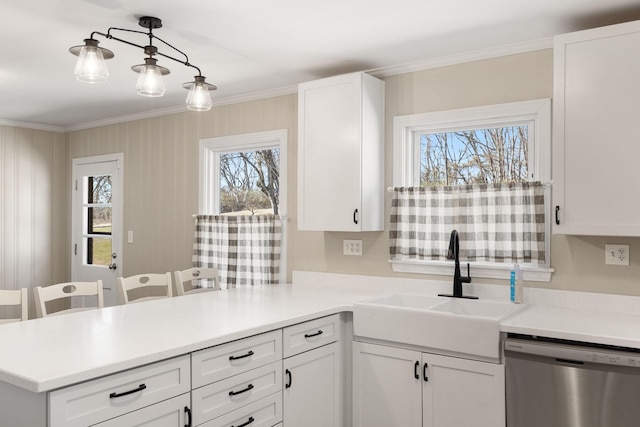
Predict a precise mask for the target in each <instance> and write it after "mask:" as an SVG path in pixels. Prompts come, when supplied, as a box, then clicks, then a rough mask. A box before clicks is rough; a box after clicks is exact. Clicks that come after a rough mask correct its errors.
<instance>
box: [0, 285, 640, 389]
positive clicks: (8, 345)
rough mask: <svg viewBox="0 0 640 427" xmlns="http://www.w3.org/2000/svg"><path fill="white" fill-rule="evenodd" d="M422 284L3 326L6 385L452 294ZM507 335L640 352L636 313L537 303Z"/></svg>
mask: <svg viewBox="0 0 640 427" xmlns="http://www.w3.org/2000/svg"><path fill="white" fill-rule="evenodd" d="M295 277H296V276H295V275H294V281H295ZM327 279H329V280H327ZM425 283H427V282H425V281H416V280H409V281H401V280H400V281H399V280H397V279H389V278H370V277H369V278H367V277H365V276H347V275H320V276H317V277H315V276H314V277H313V278H311V279H309V277H308V276H304V275H302V277H301V280H300V283H298V281H296V284H295V285H278V286H256V287H242V288H238V289H232V290H229V291H220V292H210V293H205V294H196V295H191V296H184V297H174V298H170V299H161V300H155V301H148V302H144V303H139V304H129V305H122V306H116V307H108V308H105V309H102V310H90V311H85V312H79V313H72V314H65V315H61V316H54V317H48V318H45V319H34V320H29V321H26V322H19V323H12V324H5V325H2V326H0V342H2V343H3V344H2V351H0V381H4V382H7V383H10V384H14V385H16V386H19V387H22V388H24V389H27V390H30V391H33V392H42V391H48V390H53V389H56V388H60V387H64V386H67V385H70V384H74V383H78V382H81V381H85V380H88V379H92V378H97V377H99V376H103V375H108V374H111V373H114V372H118V371H122V370H125V369H130V368H133V367H136V366H140V365H144V364H148V363H152V362H156V361H158V360H163V359H167V358H170V357H174V356H178V355H181V354H186V353H189V352H191V351H195V350H198V349H202V348H206V347H210V346H214V345H218V344H221V343H224V342H228V341H233V340H236V339H240V338H243V337H246V336H251V335H255V334H259V333H262V332H266V331H270V330H274V329H278V328H282V327H285V326H288V325H292V324H295V323H299V322H304V321H306V320H310V319H314V318H317V317H322V316H326V315H330V314H334V313H338V312H342V311H351V310H352V307H353V304H354V303H356V302H358V301H361V300H363V299H366V298H370V297H373V296H377V295H385V294H391V293H419V294H437V293H438V292H441V291H442V290H448V287H449V286H450V285H449V284H446V283H442V284H439V283H436V282H428V285H429V286H425ZM473 290H474V291H475V293H476V294H477V295H479V296H480V297H481V298H492V299H495V298H496V296H500V297H502V294H503V293H504V294H505V295H506V291H505V287H504V286H495V287H492V286H483V285H479V286H477V287H475V288H473ZM525 298H526V294H525ZM535 299H536V298H532V300H535ZM587 305H588V304H587ZM501 330H502V331H503V332H514V333H521V334H530V335H540V336H547V337H553V338H562V339H569V340H577V341H587V342H596V343H602V344H609V345H616V346H624V347H633V348H639V349H640V311H638V312H637V313H636V306H635V305H632V306H631V308H630V312H626V313H613V312H611V311H609V312H606V311H596V310H591V309H590V310H581V309H577V308H566V307H554V306H553V305H552V304H551V305H550V306H544V305H541V304H540V301H536V303H535V304H526V305H525V306H524V307H523V310H522V311H521V312H519V313H518V314H516V315H514V316H511V317H509V318H508V319H506V320H505V321H503V323H502V326H501Z"/></svg>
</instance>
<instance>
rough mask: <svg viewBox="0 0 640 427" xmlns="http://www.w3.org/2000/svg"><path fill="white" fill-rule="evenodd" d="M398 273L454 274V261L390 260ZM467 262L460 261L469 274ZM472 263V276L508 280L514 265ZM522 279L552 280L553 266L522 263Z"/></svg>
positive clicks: (534, 280) (464, 271) (463, 273)
mask: <svg viewBox="0 0 640 427" xmlns="http://www.w3.org/2000/svg"><path fill="white" fill-rule="evenodd" d="M389 262H390V263H391V268H392V269H393V271H394V272H396V273H417V274H433V275H439V276H453V261H392V260H390V261H389ZM466 264H467V263H466V262H461V263H460V271H461V272H462V275H466V274H467V268H466ZM469 264H470V269H471V277H478V278H486V279H502V280H508V278H509V272H510V271H511V268H512V265H510V264H495V263H482V262H472V263H469ZM520 268H521V270H522V279H523V280H525V281H529V282H547V283H548V282H551V275H552V274H553V268H549V267H546V266H540V267H534V266H530V265H520Z"/></svg>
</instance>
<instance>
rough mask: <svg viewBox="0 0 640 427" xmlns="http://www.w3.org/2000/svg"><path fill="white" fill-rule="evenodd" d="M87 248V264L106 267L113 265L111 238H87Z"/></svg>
mask: <svg viewBox="0 0 640 427" xmlns="http://www.w3.org/2000/svg"><path fill="white" fill-rule="evenodd" d="M85 247H86V248H87V251H86V253H87V260H86V264H91V265H103V266H105V267H107V266H109V264H111V253H112V250H111V238H99V237H87V238H86V239H85Z"/></svg>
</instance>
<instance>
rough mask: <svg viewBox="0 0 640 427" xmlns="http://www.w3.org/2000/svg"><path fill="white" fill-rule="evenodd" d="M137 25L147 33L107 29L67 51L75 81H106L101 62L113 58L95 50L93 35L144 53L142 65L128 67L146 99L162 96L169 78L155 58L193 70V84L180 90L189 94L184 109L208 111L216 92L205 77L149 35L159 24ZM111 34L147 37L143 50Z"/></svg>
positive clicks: (145, 21) (145, 20)
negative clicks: (72, 57) (73, 60)
mask: <svg viewBox="0 0 640 427" xmlns="http://www.w3.org/2000/svg"><path fill="white" fill-rule="evenodd" d="M138 24H139V25H140V26H141V27H143V28H146V29H148V32H144V31H139V30H127V29H124V28H115V27H111V28H109V30H108V31H107V33H106V34H104V33H101V32H98V31H94V32H92V33H91V36H90V37H89V38H88V39H85V40H84V45H80V46H73V47H71V48H70V49H69V52H71V53H72V54H74V55H76V56H77V57H78V62H77V63H76V68H75V70H74V74H75V75H76V78H77V79H78V80H79V81H81V82H84V83H104V82H106V81H107V78H108V77H109V71H108V70H107V66H106V63H105V60H107V59H111V58H113V57H114V54H113V52H112V51H110V50H108V49H105V48H102V47H99V46H98V44H99V42H98V40H96V39H94V35H96V34H97V35H100V36H102V37H106V38H107V39H110V40H116V41H119V42H121V43H125V44H128V45H130V46H134V47H138V48H140V49H142V50H143V51H144V54H145V55H146V57H145V58H144V64H139V65H134V66H133V67H131V69H132V70H133V71H135V72H136V73H138V74H139V76H138V82H137V84H136V90H137V91H138V94H140V95H142V96H149V97H158V96H162V95H164V92H165V86H164V79H163V78H162V76H165V75H167V74H169V69H168V68H165V67H162V66H160V65H158V60H157V59H156V58H155V57H156V56H162V57H163V58H167V59H170V60H172V61H175V62H179V63H181V64H183V65H185V66H187V67H191V68H195V69H196V70H197V71H198V75H197V76H195V77H194V78H195V80H194V81H193V82H188V83H184V84H183V85H182V87H184V88H185V89H187V90H189V94H188V95H187V108H188V109H190V110H194V111H208V110H210V109H211V106H212V102H211V95H210V94H209V92H210V91H212V90H216V89H217V87H216V86H214V85H212V84H210V83H207V82H206V81H205V77H204V76H203V75H202V73H201V72H200V68H198V67H196V66H195V65H193V64H191V63H190V62H189V57H188V56H187V55H186V54H185V53H184V52H182V51H181V50H179V49H177V48H176V47H174V46H172V45H171V44H169V43H167V42H165V41H164V40H162V39H161V38H159V37H157V36H156V35H155V34H153V30H154V29H157V28H162V21H161V20H160V19H158V18H154V17H152V16H143V17H142V18H140V19H139V21H138ZM112 31H113V32H115V31H127V32H132V33H140V34H145V35H147V36H148V37H149V44H148V45H146V46H140V45H138V44H135V43H132V42H130V41H127V40H124V39H121V38H118V37H114V36H113V35H112V34H111V33H112ZM154 40H158V41H160V42H162V43H164V44H165V45H166V46H167V47H169V48H171V49H172V50H174V51H176V52H178V53H179V54H180V55H182V56H183V57H184V59H178V58H175V57H173V56H169V55H166V54H164V53H162V52H160V51H158V48H157V47H156V46H154V45H153V41H154Z"/></svg>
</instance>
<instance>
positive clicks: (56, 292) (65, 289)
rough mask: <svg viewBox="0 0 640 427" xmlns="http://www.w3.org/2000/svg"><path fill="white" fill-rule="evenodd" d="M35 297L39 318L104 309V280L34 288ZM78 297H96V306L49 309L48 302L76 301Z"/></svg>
mask: <svg viewBox="0 0 640 427" xmlns="http://www.w3.org/2000/svg"><path fill="white" fill-rule="evenodd" d="M33 295H34V298H35V303H36V315H37V316H38V317H47V316H53V315H58V314H63V313H73V312H76V311H84V310H92V309H96V308H102V307H104V292H103V290H102V280H98V281H95V282H67V283H57V284H55V285H50V286H37V287H35V288H33ZM76 297H95V298H96V304H95V305H94V306H91V307H71V308H63V309H62V310H51V309H50V308H47V302H50V301H55V300H62V299H71V300H73V299H76Z"/></svg>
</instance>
